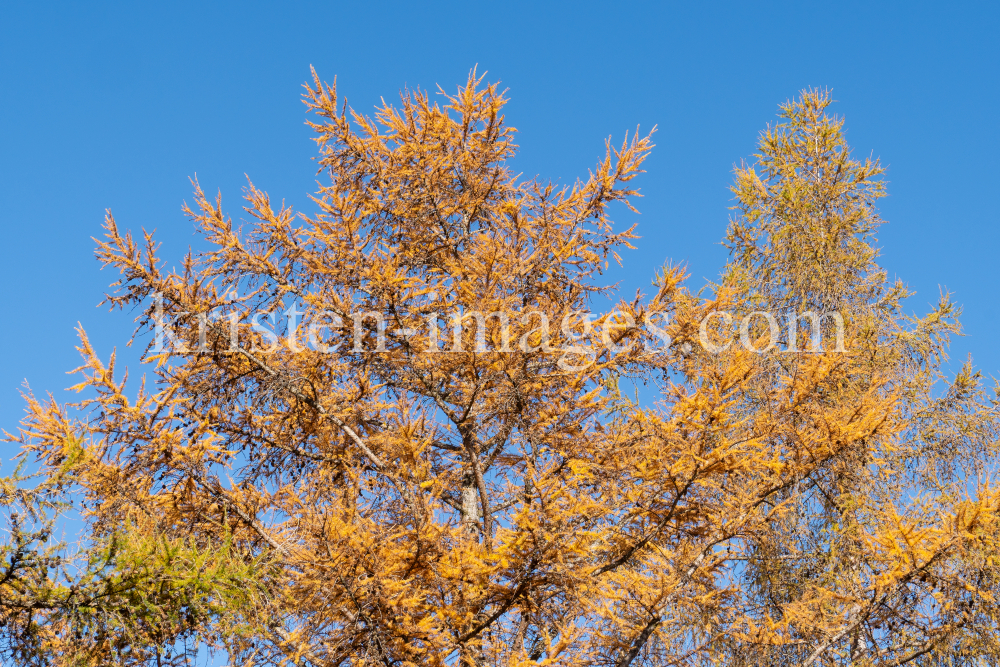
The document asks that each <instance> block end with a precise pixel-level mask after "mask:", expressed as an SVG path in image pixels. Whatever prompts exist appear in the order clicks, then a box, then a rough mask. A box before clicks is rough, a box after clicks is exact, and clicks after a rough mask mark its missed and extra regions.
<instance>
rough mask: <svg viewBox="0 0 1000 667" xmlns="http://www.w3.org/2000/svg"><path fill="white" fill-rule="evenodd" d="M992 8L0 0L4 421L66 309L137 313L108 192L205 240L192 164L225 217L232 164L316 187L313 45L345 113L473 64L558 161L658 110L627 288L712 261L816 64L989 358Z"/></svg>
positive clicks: (110, 340)
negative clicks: (193, 193)
mask: <svg viewBox="0 0 1000 667" xmlns="http://www.w3.org/2000/svg"><path fill="white" fill-rule="evenodd" d="M997 7H998V5H997V4H995V3H986V2H982V3H964V4H963V3H936V4H930V3H919V2H906V3H903V2H900V3H893V4H889V3H879V4H875V3H871V2H842V1H838V2H804V1H802V0H798V1H796V2H785V3H751V2H739V3H736V2H730V3H721V2H717V3H693V2H687V3H666V2H660V3H654V2H649V3H587V2H573V3H566V4H555V3H549V4H539V3H523V4H517V3H509V2H476V3H473V2H461V3H458V2H456V3H453V4H445V3H433V2H422V3H405V4H403V3H399V4H395V3H354V4H352V5H347V4H343V5H341V4H338V3H318V2H317V3H293V2H284V3H273V5H272V6H270V7H266V6H262V5H258V4H256V3H252V2H240V3H235V2H234V3H231V4H221V3H206V2H199V3H191V4H182V3H179V2H170V3H163V2H161V3H129V4H124V3H122V4H120V5H114V4H105V3H98V2H85V3H74V4H69V3H67V4H62V5H60V4H52V3H42V2H31V3H27V2H12V1H11V0H7V1H6V2H4V3H3V4H2V5H0V95H2V97H0V100H2V104H0V198H2V206H0V225H2V232H3V233H2V242H0V253H2V261H0V313H2V315H0V317H2V318H3V320H2V323H3V325H2V326H0V350H3V357H2V361H0V426H2V427H4V428H6V429H8V430H10V429H11V428H13V427H14V426H15V425H16V423H17V420H18V418H19V416H20V414H21V410H22V407H21V402H20V399H19V398H18V396H17V393H16V390H17V388H18V386H19V385H20V384H21V382H22V381H23V380H24V379H25V378H27V379H29V380H30V382H31V385H32V387H33V388H34V389H35V391H36V392H38V393H42V392H45V391H49V390H51V391H56V392H60V397H61V398H65V395H64V394H61V391H62V389H63V388H64V387H67V386H69V384H70V383H71V381H70V378H68V377H67V376H66V375H64V372H65V371H66V370H68V369H70V368H73V367H74V366H75V365H77V361H78V356H77V354H76V352H75V351H74V349H73V346H74V344H75V335H74V333H73V327H74V326H75V325H76V323H77V322H78V321H79V322H82V323H83V324H84V326H85V327H86V328H87V330H88V331H89V332H90V334H91V336H92V339H93V340H94V342H95V343H96V344H97V346H98V349H99V350H100V351H101V353H102V354H107V353H108V352H109V351H110V349H111V347H112V346H113V345H116V344H117V345H119V346H121V345H122V344H124V342H125V341H126V340H127V339H128V337H129V334H130V331H131V325H130V317H129V316H123V315H121V314H108V313H107V312H106V311H104V310H98V309H96V308H95V304H97V303H98V302H99V301H100V299H101V295H102V292H103V290H104V288H105V287H106V285H107V284H108V283H110V282H112V281H113V280H115V279H116V276H115V275H113V274H112V273H110V272H108V271H105V272H101V271H99V269H98V265H97V264H96V262H95V261H94V259H93V253H92V248H93V243H92V242H91V240H90V237H91V236H93V235H97V234H98V233H99V227H100V224H101V219H102V215H103V210H104V208H106V207H107V208H111V209H112V210H113V212H114V213H115V215H116V217H117V219H118V221H119V224H120V225H121V226H123V227H127V228H132V229H138V228H140V227H146V228H153V227H155V228H157V229H158V234H159V237H160V238H161V240H163V241H164V242H165V255H166V256H167V257H171V258H175V259H176V258H179V257H180V256H181V254H182V253H183V252H184V251H185V250H186V248H187V246H188V244H189V243H196V242H197V239H196V237H194V236H193V234H192V228H191V225H190V223H189V222H188V221H187V220H185V219H184V217H183V216H182V215H181V213H180V206H181V202H182V201H183V200H184V199H188V200H190V185H189V183H188V178H189V177H191V176H193V175H194V174H195V173H197V175H198V178H199V179H200V181H201V183H202V185H203V186H204V187H205V188H206V190H209V191H210V192H214V191H215V190H216V189H221V190H222V193H223V198H224V202H225V201H228V202H229V203H230V207H231V208H230V210H231V211H232V213H233V214H234V215H235V214H237V213H238V210H237V206H238V204H239V200H238V197H239V194H240V189H241V188H242V186H243V185H244V183H245V181H244V177H243V174H244V173H247V174H249V175H250V176H251V178H252V179H253V180H254V182H255V183H256V184H257V185H258V186H259V187H261V188H264V189H266V190H267V191H269V192H270V193H271V195H272V196H273V197H275V198H277V199H281V198H282V197H284V198H286V199H287V200H288V201H289V202H290V203H292V204H294V205H308V199H307V194H308V193H309V192H311V191H312V190H313V188H314V167H313V163H312V162H311V161H310V159H309V158H310V157H311V156H312V155H314V145H313V144H312V142H311V141H310V140H309V133H308V131H307V129H306V128H305V127H304V126H303V120H304V108H303V106H302V104H301V103H300V101H299V95H300V93H301V88H300V86H301V84H302V82H303V81H304V80H305V79H306V78H307V77H308V74H309V65H310V64H312V65H314V66H315V67H316V68H317V70H318V71H319V72H320V74H321V75H322V76H323V77H324V78H326V79H328V80H332V79H333V78H334V77H335V76H336V77H337V78H338V82H339V87H340V91H341V92H342V93H343V94H345V95H346V96H347V98H348V101H349V103H350V104H351V105H352V106H354V107H355V108H356V109H359V110H362V111H367V110H370V109H371V108H372V106H373V105H374V104H375V103H376V102H377V101H378V99H379V97H380V96H385V97H386V99H390V100H391V99H395V98H396V95H397V91H398V90H399V89H400V88H401V87H403V86H405V85H408V86H411V87H415V86H421V87H430V88H433V87H434V86H435V85H436V84H441V85H442V86H444V87H445V88H448V89H451V88H453V86H454V85H456V84H458V83H460V82H462V81H463V80H464V78H465V76H466V75H467V73H468V71H469V69H470V68H471V67H473V66H474V65H476V64H478V65H479V68H480V71H483V70H487V71H488V72H489V78H490V79H494V80H495V79H499V80H501V81H502V83H503V84H504V85H505V86H506V87H508V88H509V89H510V92H509V95H510V97H511V98H512V103H511V104H510V105H509V107H508V115H507V118H508V120H509V122H510V123H511V124H512V125H514V126H515V127H517V128H518V129H519V130H520V136H519V143H520V145H521V151H522V152H521V156H520V157H519V158H518V161H517V166H518V168H519V169H520V170H522V171H524V172H525V173H527V174H535V173H538V174H541V175H543V176H545V177H551V178H553V179H560V180H563V181H570V182H571V181H572V180H573V179H575V178H576V177H577V176H581V175H585V174H586V170H587V168H588V167H590V166H591V165H592V164H593V163H594V161H595V160H596V159H597V158H598V156H599V155H600V154H601V152H602V150H603V141H604V139H605V138H606V137H607V136H608V135H612V136H614V137H615V138H617V139H619V140H620V139H621V137H622V136H623V135H624V132H625V131H626V130H632V129H634V128H635V127H636V125H641V126H642V127H643V128H651V127H652V126H653V125H657V126H659V133H658V134H657V138H656V143H657V148H656V149H655V151H654V153H653V156H652V157H651V158H650V160H649V161H648V163H647V165H648V173H647V174H646V175H644V176H643V177H642V178H641V179H640V181H639V183H638V184H639V186H640V187H641V188H642V191H643V192H644V194H645V198H644V199H643V200H642V201H641V202H640V208H641V210H642V215H641V217H640V218H639V222H640V227H639V233H640V234H641V235H642V237H643V239H642V241H641V242H640V244H639V249H638V250H636V251H634V252H632V253H630V254H629V255H627V256H626V258H625V259H626V263H625V267H624V269H623V270H621V271H619V272H617V273H616V277H617V278H620V279H621V280H622V285H623V287H624V288H626V289H628V290H629V291H632V290H634V289H635V287H637V286H643V287H644V286H647V285H648V281H649V279H650V277H651V276H652V273H653V271H654V269H655V268H656V267H658V266H659V265H660V264H661V263H662V262H663V261H664V260H665V259H666V258H672V259H674V260H677V261H686V262H688V263H689V265H690V267H691V270H692V273H693V276H692V282H693V284H695V285H700V284H702V283H703V279H704V278H713V277H715V276H717V274H718V271H719V268H720V267H721V265H722V262H723V261H724V259H725V251H724V250H723V248H722V247H721V246H719V245H718V242H719V240H720V239H721V237H722V234H723V232H724V230H725V227H726V221H727V216H728V214H729V212H728V210H727V207H728V206H729V204H730V202H729V198H730V194H729V192H728V190H727V187H728V185H729V183H730V180H731V172H732V168H733V165H734V163H737V162H738V161H739V160H741V159H742V158H744V157H747V156H749V155H750V154H751V153H752V152H753V148H754V142H755V139H756V137H757V133H758V132H759V131H760V130H761V129H762V128H763V127H764V126H765V124H766V123H768V122H769V121H771V120H773V119H774V117H775V112H776V108H777V105H778V103H780V102H782V101H784V100H786V99H787V98H789V97H791V96H794V95H795V93H796V92H797V91H798V90H800V89H802V88H804V87H807V86H828V87H830V88H832V89H833V92H834V97H835V98H836V99H837V100H838V103H837V104H836V106H835V107H834V109H835V111H836V112H837V113H839V114H842V115H844V116H846V118H847V128H848V138H849V140H850V142H851V144H852V145H853V146H854V148H855V150H856V151H857V152H858V153H859V154H862V155H867V154H869V153H873V154H874V155H876V156H879V157H881V158H882V160H883V161H884V163H886V164H887V165H888V166H889V173H888V180H889V181H890V184H889V190H890V194H891V196H890V197H889V198H888V199H886V200H884V203H883V206H882V211H883V214H884V217H885V218H886V220H888V221H889V224H888V225H887V226H885V227H884V228H883V230H882V232H881V234H880V238H881V245H882V247H883V249H884V252H883V264H884V265H885V266H886V267H887V268H888V270H889V271H890V274H891V275H898V276H900V277H902V278H903V279H904V280H906V281H907V282H908V283H909V284H910V285H912V286H913V287H915V288H916V289H917V290H918V291H919V293H918V296H917V297H916V298H915V299H913V300H912V301H911V305H912V307H913V308H914V309H920V310H923V309H924V306H925V304H927V303H928V302H931V301H934V300H935V299H936V297H937V292H938V286H939V285H944V286H947V287H948V288H950V289H952V290H953V291H954V292H955V293H956V296H957V299H958V300H959V301H960V302H961V303H963V304H964V305H965V307H966V316H965V318H964V322H965V325H966V329H967V333H968V334H969V335H968V336H967V337H966V338H963V339H961V340H959V341H958V342H957V344H956V345H955V348H954V350H955V352H956V356H958V357H960V358H961V357H964V356H965V355H966V354H967V353H968V352H972V353H973V354H974V355H975V358H976V361H977V363H978V364H979V365H980V366H981V367H982V368H983V369H984V370H985V371H986V372H987V373H991V374H1000V351H998V350H997V349H996V342H997V340H998V337H997V330H998V326H1000V316H998V313H997V308H996V306H997V298H996V294H997V288H998V286H1000V272H998V270H997V265H996V257H997V254H998V251H1000V231H998V229H1000V228H998V224H997V223H998V216H1000V212H998V211H1000V207H998V205H997V200H998V192H997V183H998V181H1000V159H998V141H997V139H998V130H997V120H996V119H997V107H998V102H1000V99H998V95H997V89H998V83H1000V81H998V65H1000V57H998V56H1000V52H998V41H997V34H998V33H1000V21H998V16H1000V14H998V9H997ZM132 356H133V355H126V359H128V358H130V357H132ZM3 447H5V448H9V445H4V446H3ZM0 453H2V454H3V456H2V458H3V459H7V458H9V455H10V454H12V453H13V452H12V451H10V450H9V449H8V451H3V452H0ZM4 470H9V465H5V466H4Z"/></svg>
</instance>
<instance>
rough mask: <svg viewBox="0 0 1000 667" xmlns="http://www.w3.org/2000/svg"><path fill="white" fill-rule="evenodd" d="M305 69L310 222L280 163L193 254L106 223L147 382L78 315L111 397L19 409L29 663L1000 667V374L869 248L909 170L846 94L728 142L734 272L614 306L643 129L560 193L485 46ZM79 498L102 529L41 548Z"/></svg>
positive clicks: (945, 304)
mask: <svg viewBox="0 0 1000 667" xmlns="http://www.w3.org/2000/svg"><path fill="white" fill-rule="evenodd" d="M306 88H307V92H306V95H305V101H306V104H307V106H308V108H309V110H310V112H311V114H312V115H311V116H310V117H311V119H312V120H311V121H310V126H311V127H312V129H313V130H314V131H315V133H316V141H317V144H318V146H319V156H320V157H319V164H320V167H321V172H322V173H323V174H324V178H325V181H324V184H323V185H322V186H321V187H320V189H319V191H318V192H317V193H316V194H315V196H314V198H313V202H314V204H315V208H314V210H313V211H312V212H311V213H296V212H293V211H292V210H291V209H290V208H287V207H285V206H284V205H282V206H280V207H278V206H275V205H274V204H273V203H272V201H271V199H270V197H269V196H268V195H267V194H266V193H265V192H264V191H263V190H260V189H258V187H256V186H255V185H249V186H248V188H247V190H246V192H245V199H246V204H245V208H244V210H245V211H246V213H247V214H249V216H250V219H249V222H247V223H246V224H245V225H244V226H242V227H240V226H239V225H237V224H234V222H233V221H232V219H231V218H230V213H229V212H227V210H226V209H224V208H223V204H222V200H221V197H218V198H209V197H208V196H206V194H205V193H204V192H203V191H202V189H201V187H200V186H198V185H197V184H195V188H196V189H195V198H194V204H193V205H192V206H191V207H190V208H187V207H186V208H185V212H186V213H187V214H188V215H189V216H190V217H191V219H192V220H193V221H194V222H195V224H196V225H197V227H198V229H199V230H200V231H201V233H202V235H203V237H204V246H205V248H206V250H204V251H203V252H200V253H197V254H189V255H188V256H187V257H186V258H185V260H184V262H183V265H182V268H181V270H180V271H168V270H167V269H166V268H165V267H166V266H167V264H168V263H167V261H166V260H165V259H163V258H161V257H160V255H159V254H158V246H157V243H156V241H155V239H154V237H153V236H152V235H151V234H150V233H145V232H144V233H143V234H142V235H141V237H133V236H132V235H130V234H128V233H122V232H121V231H120V230H119V227H118V225H117V223H116V222H115V220H114V218H113V217H112V216H111V214H110V213H109V214H108V216H107V220H106V223H105V236H104V238H103V239H102V240H100V241H99V245H98V249H97V256H98V259H99V260H100V261H101V262H102V263H103V264H104V265H105V266H111V267H114V268H115V269H117V270H119V271H120V273H121V279H120V280H119V281H118V282H117V283H115V285H114V286H113V288H114V289H113V291H112V292H111V293H110V294H109V295H108V297H107V302H108V303H109V304H110V305H111V306H112V307H115V308H123V309H137V312H139V318H138V320H137V323H138V328H137V331H136V333H137V334H138V335H139V338H138V340H141V341H143V342H144V343H145V342H148V347H147V348H146V353H145V356H144V361H145V362H146V363H145V364H144V366H143V369H142V370H143V372H144V373H145V375H144V377H143V379H142V381H141V382H140V383H139V386H138V387H137V386H135V385H134V383H133V382H131V381H130V382H128V383H126V378H125V374H124V373H121V372H116V368H115V363H114V356H112V357H111V359H110V360H107V361H105V360H102V359H101V358H99V357H98V355H97V354H96V353H95V351H94V350H93V349H92V348H91V346H90V344H89V343H88V341H87V337H86V335H85V334H84V333H83V331H82V330H81V332H80V339H81V344H80V351H81V353H82V354H83V357H84V362H83V365H82V366H81V368H80V369H78V372H79V375H80V381H79V384H78V385H77V386H76V387H75V388H76V389H77V390H78V391H79V392H81V394H80V395H81V400H80V401H79V402H78V403H75V404H72V405H69V406H63V405H60V404H58V403H57V402H55V401H53V400H51V399H49V400H43V399H39V398H36V397H34V396H32V395H30V394H27V395H26V399H27V415H26V417H25V419H24V421H23V423H22V425H21V428H20V430H18V431H17V432H16V433H15V434H13V435H9V436H8V437H9V439H10V441H12V442H15V443H18V444H19V445H20V446H21V447H22V452H23V455H22V456H23V459H24V460H28V461H34V462H35V463H36V464H37V465H39V466H40V472H38V473H37V475H36V476H34V477H29V476H27V475H25V474H23V473H22V472H18V473H16V474H15V475H13V476H11V477H8V478H6V479H5V481H4V486H3V487H2V488H0V494H2V495H0V498H2V502H3V504H4V505H5V507H6V508H7V509H8V512H7V514H8V517H9V520H10V522H11V523H10V525H11V532H10V533H9V540H8V542H7V543H6V544H5V546H3V547H2V551H0V558H2V562H0V635H2V640H0V647H2V648H3V650H4V651H5V655H6V657H8V658H9V659H11V660H12V661H14V662H15V663H18V664H38V665H43V664H44V665H49V664H51V665H71V664H72V665H103V664H149V665H154V664H155V665H166V664H182V663H183V661H184V660H185V659H186V657H187V655H188V653H189V652H190V651H192V650H194V649H196V648H197V646H198V645H199V644H201V645H205V644H207V645H209V646H212V647H215V648H216V649H219V650H221V651H223V652H225V653H227V654H228V656H229V664H231V665H248V666H249V665H301V666H303V667H304V666H307V665H308V666H310V667H312V666H315V667H320V666H323V667H327V666H328V667H333V666H345V667H346V666H348V665H350V666H358V667H360V666H362V665H385V666H387V667H388V666H404V665H412V666H423V665H456V666H458V665H461V666H465V667H473V666H480V665H482V666H486V665H497V666H499V665H503V666H506V667H514V666H518V667H526V666H528V665H581V666H582V665H594V666H597V665H601V666H605V665H606V666H616V667H628V666H630V665H632V666H636V667H638V666H639V665H650V666H652V665H657V666H659V665H732V666H742V665H746V666H747V667H749V666H751V665H801V666H803V667H805V666H809V665H816V666H820V665H824V666H833V665H848V664H850V665H903V664H911V665H942V664H947V665H989V664H996V662H997V661H998V660H1000V644H998V633H997V613H998V611H1000V608H998V603H997V601H996V597H997V596H998V595H1000V565H998V564H997V563H996V562H995V558H996V556H995V554H996V550H997V542H998V540H1000V537H998V531H1000V489H998V488H997V486H996V485H995V484H994V482H993V480H992V477H991V476H992V474H993V471H994V470H995V466H996V459H995V456H996V443H997V430H998V425H1000V421H998V403H997V400H996V397H995V395H994V394H993V393H992V392H990V393H987V390H986V388H984V386H983V384H982V378H981V376H980V374H979V373H978V372H976V371H974V370H973V368H972V366H971V363H970V364H966V365H965V366H964V367H963V368H962V370H961V371H960V372H959V373H958V374H957V375H955V376H949V375H947V374H946V372H945V362H946V360H947V356H946V353H947V346H948V339H949V337H950V336H952V335H955V334H957V333H959V331H960V329H959V325H958V322H957V319H956V317H957V315H958V310H957V308H956V307H955V305H954V304H953V303H952V302H951V300H950V299H949V298H948V297H947V295H944V296H942V298H941V301H940V303H939V305H938V306H937V308H936V309H934V310H933V311H932V312H930V313H929V314H927V315H925V316H922V317H916V316H909V315H906V314H905V313H904V310H903V301H904V299H905V298H906V297H907V296H909V295H910V292H909V291H908V290H907V288H906V287H905V286H904V285H903V284H902V283H892V282H890V281H888V280H887V277H886V273H885V272H884V271H883V270H882V269H880V268H879V266H878V265H877V264H876V259H877V255H878V253H877V250H876V248H875V246H874V245H873V244H874V242H875V240H874V237H873V234H874V232H875V231H876V229H877V227H878V225H879V223H880V220H879V217H878V213H877V210H876V208H875V204H876V201H877V200H878V199H879V198H880V197H881V196H883V195H884V192H885V190H884V184H883V182H882V181H881V180H880V176H881V174H882V173H883V169H882V167H881V166H880V165H879V163H878V161H873V160H864V161H861V160H858V159H856V158H855V157H854V156H852V154H851V152H850V150H849V148H848V146H847V144H846V142H845V138H844V131H843V121H842V120H840V119H838V118H836V117H833V116H830V115H829V114H828V113H827V107H828V105H829V104H830V101H831V100H830V97H829V95H828V94H827V93H826V92H823V91H813V90H809V91H804V92H803V93H801V95H800V96H799V97H798V98H797V99H795V100H794V101H791V102H789V103H787V104H785V105H783V106H782V107H781V110H780V121H779V122H778V123H777V124H774V125H772V126H769V127H768V129H766V130H765V131H764V132H763V133H762V134H761V137H760V141H759V146H758V151H759V152H758V154H757V155H756V156H755V161H754V163H753V164H752V165H744V166H741V167H739V168H737V169H736V171H735V184H734V186H733V192H734V195H735V206H734V209H733V210H734V214H733V216H732V219H731V221H730V224H729V229H728V232H727V234H726V243H727V244H728V247H729V248H730V249H731V251H732V252H731V260H730V263H729V264H728V265H727V266H726V267H725V268H724V270H723V271H722V273H721V276H720V278H719V280H718V282H717V283H716V284H713V285H709V286H708V289H707V290H695V289H690V288H688V287H687V286H686V277H685V274H684V271H683V270H682V268H679V267H675V266H671V265H667V266H666V267H665V268H664V269H663V271H662V272H660V273H658V274H657V275H655V276H650V279H651V281H652V282H651V285H652V286H651V288H650V289H649V291H648V293H647V294H637V295H634V296H632V295H630V296H628V297H626V298H622V300H621V301H620V302H619V303H618V304H617V306H616V307H615V308H613V309H612V310H610V311H608V312H602V313H595V312H593V311H594V309H595V308H596V307H597V304H599V303H603V302H604V301H603V300H602V299H603V298H604V297H607V296H611V297H612V298H621V297H618V296H617V295H616V292H615V291H614V289H613V286H608V285H606V284H605V282H604V281H605V280H606V279H604V278H602V275H603V271H604V270H605V269H606V267H607V263H608V262H612V261H618V260H619V259H620V256H622V257H627V255H626V254H625V253H626V252H627V250H628V249H629V248H630V247H631V246H630V242H631V241H633V240H634V239H636V238H637V235H636V230H635V229H634V228H627V229H625V228H621V227H620V226H619V227H616V226H615V225H614V224H613V222H612V220H611V218H610V217H609V216H610V215H611V214H612V213H613V212H614V211H615V210H622V209H623V207H626V206H627V207H631V206H632V205H633V203H634V200H635V198H636V196H637V195H638V192H637V190H636V189H635V187H634V185H633V179H634V178H635V177H636V176H637V175H638V174H639V173H640V172H641V167H642V163H643V160H644V159H645V157H646V155H647V154H648V152H649V151H650V149H651V148H652V143H651V140H650V137H649V136H645V137H644V136H643V135H641V134H636V135H634V136H632V137H630V138H627V139H626V140H625V141H624V142H622V143H620V144H617V143H616V144H611V143H609V144H608V146H607V151H606V154H605V156H604V157H603V158H602V159H601V160H600V161H599V162H598V163H597V165H596V167H594V168H592V170H591V172H590V175H589V176H588V178H587V179H586V180H582V181H578V182H577V183H576V184H574V185H573V186H572V187H556V186H553V185H551V184H550V183H549V182H548V181H542V180H538V179H523V178H521V177H520V176H518V175H516V174H515V173H514V172H513V171H512V169H511V166H510V161H511V160H512V158H513V157H514V156H515V153H516V149H517V147H516V145H515V144H514V137H515V134H514V130H513V128H511V127H510V126H508V125H507V124H506V123H505V118H504V116H503V108H504V105H505V103H506V99H505V97H504V94H503V93H502V92H501V90H500V89H499V88H498V87H497V86H496V85H492V84H484V83H483V81H482V79H481V78H477V77H476V75H472V76H471V77H470V78H469V80H468V82H467V83H466V84H465V85H464V86H462V87H460V88H459V89H458V91H457V92H456V93H455V94H454V95H444V94H443V93H442V96H440V97H434V96H431V95H428V94H427V93H425V92H413V93H406V94H404V95H403V96H402V98H401V102H400V103H399V105H398V106H392V105H384V106H382V107H380V108H378V109H377V110H376V112H375V115H374V116H372V117H370V116H366V115H362V114H360V113H358V112H355V111H353V110H351V109H350V108H348V107H347V106H346V104H343V103H341V102H340V101H338V97H337V92H336V89H335V87H333V86H328V85H325V84H323V83H322V82H321V80H320V79H319V78H318V77H316V78H315V79H314V82H313V83H312V84H311V85H308V86H307V87H306ZM616 207H617V208H616ZM671 252H673V250H672V249H671V248H664V249H663V254H664V255H668V254H670V253H671ZM598 297H601V299H599V298H598ZM588 313H589V315H588ZM279 321H281V322H284V323H285V324H287V326H285V328H284V329H279V327H277V326H276V323H277V322H279ZM633 385H636V386H643V387H645V388H644V390H643V392H642V396H643V397H645V396H650V395H655V397H654V400H645V398H643V399H642V400H639V399H638V398H635V397H631V398H630V396H632V393H631V391H630V388H631V387H632V386H633ZM68 500H76V501H78V503H80V504H81V505H80V506H81V507H82V510H81V511H82V512H83V514H84V516H85V517H86V520H87V524H86V525H87V530H88V533H87V536H86V540H85V542H84V543H83V546H82V547H81V548H80V549H78V550H75V551H74V550H70V549H68V548H65V547H61V546H60V545H53V544H52V541H51V540H50V539H49V533H50V532H51V526H52V521H53V518H54V517H55V516H56V515H57V513H58V512H59V511H60V510H61V508H62V507H63V503H65V502H68ZM15 512H16V513H15Z"/></svg>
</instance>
